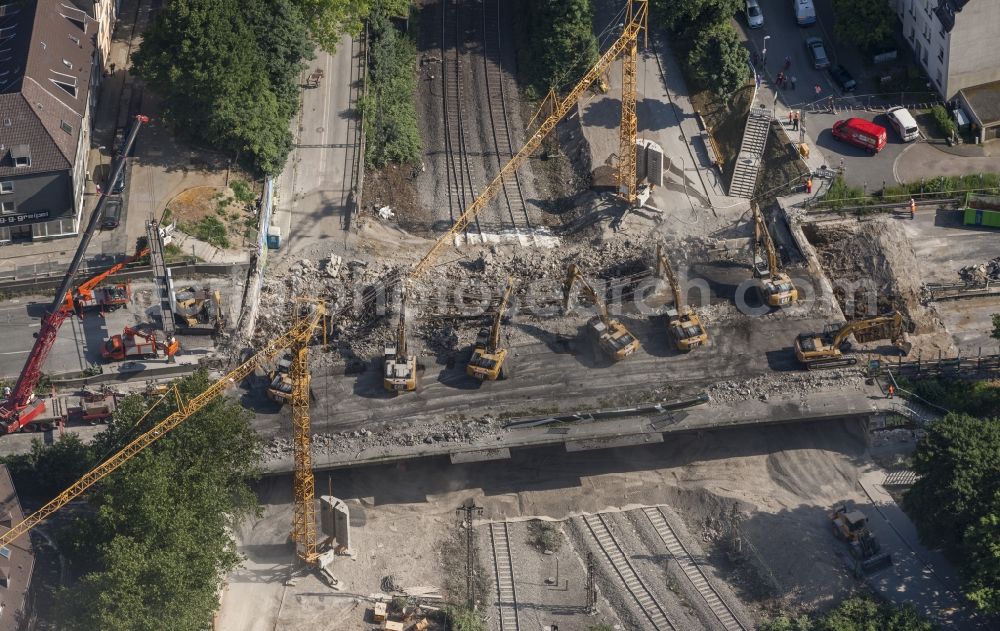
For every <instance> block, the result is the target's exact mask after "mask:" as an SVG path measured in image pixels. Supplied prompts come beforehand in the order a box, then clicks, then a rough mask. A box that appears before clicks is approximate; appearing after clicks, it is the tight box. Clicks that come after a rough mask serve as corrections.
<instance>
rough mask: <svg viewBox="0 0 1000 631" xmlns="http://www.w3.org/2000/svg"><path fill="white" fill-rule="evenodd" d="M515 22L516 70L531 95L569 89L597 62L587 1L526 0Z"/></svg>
mask: <svg viewBox="0 0 1000 631" xmlns="http://www.w3.org/2000/svg"><path fill="white" fill-rule="evenodd" d="M514 20H515V28H514V32H515V33H517V34H518V35H517V36H518V38H519V39H518V41H517V43H516V48H517V67H518V71H519V73H520V75H521V78H522V79H523V80H524V82H525V84H527V86H528V87H530V89H531V95H532V96H536V95H539V94H542V95H544V94H546V93H547V92H548V91H549V87H550V86H551V87H554V88H555V89H556V90H557V91H558V90H560V89H565V88H568V87H569V86H572V85H573V84H574V83H576V82H577V81H579V80H580V78H582V77H583V75H584V74H586V72H587V70H589V69H590V67H591V66H592V65H594V63H595V62H596V61H597V57H598V52H597V38H595V37H594V30H593V25H592V20H593V10H592V8H591V5H590V1H589V0H534V1H525V2H522V3H521V5H520V10H516V11H515V12H514Z"/></svg>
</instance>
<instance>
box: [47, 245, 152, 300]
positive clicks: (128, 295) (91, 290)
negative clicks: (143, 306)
mask: <svg viewBox="0 0 1000 631" xmlns="http://www.w3.org/2000/svg"><path fill="white" fill-rule="evenodd" d="M148 254H149V248H148V247H140V248H138V250H137V251H136V253H135V254H134V255H132V256H130V257H128V258H127V259H125V260H124V261H122V262H120V263H116V264H115V265H112V266H111V267H109V268H108V269H106V270H104V271H103V272H101V273H99V274H96V275H94V276H92V277H90V278H88V279H87V280H85V281H84V282H83V283H81V284H80V285H79V286H78V287H76V288H75V289H73V290H72V291H67V292H66V297H65V299H64V300H63V306H62V309H63V310H64V311H66V312H69V313H72V312H77V313H82V312H83V310H84V309H87V308H92V307H98V308H100V310H101V311H114V310H115V309H118V308H119V307H123V306H125V305H126V304H128V301H129V300H131V299H132V285H131V283H129V282H124V283H116V284H114V285H110V286H108V287H99V285H100V284H101V283H103V282H104V281H105V280H107V279H108V278H110V277H111V276H114V275H115V274H117V273H118V272H120V271H121V270H123V269H124V268H125V266H126V265H128V264H129V263H133V262H135V261H138V260H139V259H141V258H143V257H144V256H146V255H148Z"/></svg>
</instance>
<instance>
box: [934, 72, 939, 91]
mask: <svg viewBox="0 0 1000 631" xmlns="http://www.w3.org/2000/svg"><path fill="white" fill-rule="evenodd" d="M934 80H935V81H936V82H937V84H938V87H941V71H940V70H938V71H937V75H936V76H935V77H934Z"/></svg>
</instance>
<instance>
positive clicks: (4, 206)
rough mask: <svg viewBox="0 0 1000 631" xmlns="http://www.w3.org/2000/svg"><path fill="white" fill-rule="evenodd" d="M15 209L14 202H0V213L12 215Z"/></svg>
mask: <svg viewBox="0 0 1000 631" xmlns="http://www.w3.org/2000/svg"><path fill="white" fill-rule="evenodd" d="M16 209H17V207H16V205H15V204H14V202H0V213H3V214H5V215H12V214H14V212H15V210H16Z"/></svg>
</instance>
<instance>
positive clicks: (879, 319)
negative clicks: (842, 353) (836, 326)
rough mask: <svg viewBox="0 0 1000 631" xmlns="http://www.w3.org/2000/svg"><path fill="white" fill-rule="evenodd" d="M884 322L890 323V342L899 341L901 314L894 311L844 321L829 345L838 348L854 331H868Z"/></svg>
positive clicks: (901, 330)
mask: <svg viewBox="0 0 1000 631" xmlns="http://www.w3.org/2000/svg"><path fill="white" fill-rule="evenodd" d="M886 324H891V325H892V329H891V333H890V339H891V340H892V342H893V343H899V341H900V339H901V338H902V335H903V315H902V314H901V313H900V312H898V311H894V312H893V313H892V314H891V315H884V316H875V317H873V318H867V319H865V320H852V321H851V322H846V323H845V324H844V326H842V327H840V330H839V331H837V335H835V336H834V338H833V342H832V343H831V346H833V348H840V347H841V345H842V344H843V343H844V342H845V341H846V340H847V338H848V336H850V335H852V334H855V333H861V332H864V331H870V330H872V329H876V328H878V327H880V326H884V325H886Z"/></svg>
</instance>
